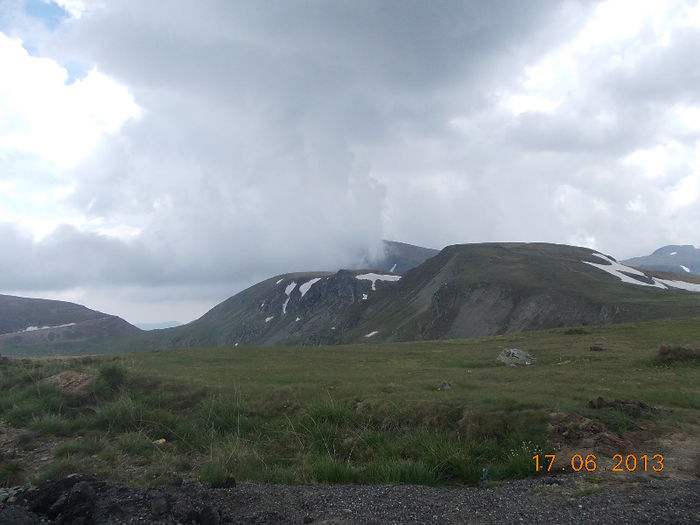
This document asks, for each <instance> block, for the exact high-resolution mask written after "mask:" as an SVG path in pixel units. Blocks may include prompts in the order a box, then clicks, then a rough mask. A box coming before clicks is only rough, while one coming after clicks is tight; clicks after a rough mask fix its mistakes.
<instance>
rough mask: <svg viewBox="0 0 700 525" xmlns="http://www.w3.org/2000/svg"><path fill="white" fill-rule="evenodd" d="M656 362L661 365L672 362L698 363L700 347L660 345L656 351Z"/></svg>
mask: <svg viewBox="0 0 700 525" xmlns="http://www.w3.org/2000/svg"><path fill="white" fill-rule="evenodd" d="M656 362H657V363H658V364H662V365H669V364H672V363H694V364H700V348H694V349H693V348H685V347H682V346H666V345H661V346H660V347H659V350H658V351H657V353H656Z"/></svg>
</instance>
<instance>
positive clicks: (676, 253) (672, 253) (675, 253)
mask: <svg viewBox="0 0 700 525" xmlns="http://www.w3.org/2000/svg"><path fill="white" fill-rule="evenodd" d="M669 255H678V252H671V253H669Z"/></svg>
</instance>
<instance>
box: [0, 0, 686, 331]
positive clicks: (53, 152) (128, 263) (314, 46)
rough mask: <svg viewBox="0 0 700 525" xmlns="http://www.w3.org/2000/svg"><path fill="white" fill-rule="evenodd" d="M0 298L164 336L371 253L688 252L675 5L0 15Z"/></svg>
mask: <svg viewBox="0 0 700 525" xmlns="http://www.w3.org/2000/svg"><path fill="white" fill-rule="evenodd" d="M0 71H1V73H0V246H2V248H1V249H0V293H9V294H14V295H23V296H32V297H46V298H55V299H63V300H69V301H74V302H78V303H80V304H85V305H86V306H88V307H90V308H94V309H97V310H101V311H104V312H108V313H111V314H116V315H120V316H121V317H124V318H125V319H127V320H128V321H130V322H132V323H154V322H162V321H178V322H187V321H190V320H193V319H195V318H197V317H199V316H200V315H202V314H203V313H204V312H205V311H207V310H208V309H209V308H211V307H212V306H214V305H215V304H216V303H218V302H220V301H222V300H224V299H226V298H227V297H229V296H231V295H233V294H234V293H237V292H238V291H240V290H242V289H244V288H245V287H247V286H250V285H251V284H254V283H255V282H258V281H260V280H263V279H266V278H268V277H270V276H273V275H276V274H279V273H285V272H291V271H304V270H309V271H311V270H334V269H338V268H341V267H344V266H345V267H347V266H349V265H350V264H352V263H353V262H356V261H357V260H359V259H360V258H361V257H363V255H364V256H366V255H368V254H369V255H370V256H371V255H373V254H377V253H378V252H379V251H380V250H381V242H380V240H381V239H391V240H398V241H402V242H408V243H412V244H417V245H420V246H426V247H430V248H442V247H444V246H446V245H449V244H456V243H470V242H485V241H545V242H555V243H565V244H573V245H579V246H587V247H590V248H594V249H596V250H600V251H601V252H604V253H607V254H610V255H612V256H613V257H616V258H618V259H625V258H628V257H633V256H639V255H647V254H649V253H651V252H652V251H653V250H655V249H656V248H659V247H661V246H663V245H667V244H695V245H700V2H699V1H696V0H693V1H690V0H688V1H675V0H668V1H664V0H631V1H628V0H609V1H602V2H594V1H555V0H539V1H537V2H523V1H521V0H497V1H492V2H483V1H481V0H459V1H457V0H455V1H431V2H424V1H416V0H382V1H378V0H371V1H369V0H352V1H349V0H270V1H266V2H260V1H259V0H237V1H236V2H231V1H229V0H198V1H197V2H192V1H190V0H168V1H164V0H152V1H148V2H144V1H143V0H109V1H107V0H55V1H48V0H0Z"/></svg>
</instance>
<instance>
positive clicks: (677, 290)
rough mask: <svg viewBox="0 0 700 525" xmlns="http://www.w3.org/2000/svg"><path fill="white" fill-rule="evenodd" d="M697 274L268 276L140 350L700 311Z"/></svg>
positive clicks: (445, 268)
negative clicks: (268, 277) (695, 275)
mask: <svg viewBox="0 0 700 525" xmlns="http://www.w3.org/2000/svg"><path fill="white" fill-rule="evenodd" d="M693 292H700V278H697V277H694V276H688V275H684V276H679V275H671V276H669V275H665V274H664V275H663V276H661V275H656V274H654V273H650V272H641V271H638V270H634V269H633V268H629V267H626V266H623V265H621V264H619V263H618V262H616V261H615V260H614V259H613V258H611V257H609V256H605V255H602V254H599V253H596V252H594V251H592V250H590V249H587V248H577V247H572V246H565V245H555V244H544V243H534V244H528V243H487V244H467V245H455V246H449V247H447V248H445V249H444V250H442V251H441V252H439V253H438V254H437V255H436V256H434V257H431V258H429V259H428V260H426V261H425V262H423V263H422V264H420V265H418V266H416V267H414V268H413V269H411V270H409V271H408V272H406V274H405V275H404V276H399V275H396V274H391V273H388V272H382V271H379V270H341V271H339V272H336V273H331V272H327V273H295V274H285V275H278V276H276V277H273V278H270V279H267V280H266V281H263V282H261V283H258V284H256V285H254V286H252V287H250V288H248V289H246V290H244V291H242V292H241V293H239V294H236V295H234V296H233V297H231V298H229V299H227V300H226V301H224V302H223V303H221V304H219V305H217V306H216V307H214V308H213V309H212V310H210V311H209V312H207V313H206V314H205V315H204V316H202V317H201V318H200V319H198V320H196V321H193V322H192V323H189V324H187V325H184V326H181V327H178V328H172V329H167V330H156V331H153V332H150V333H149V334H150V338H149V339H148V341H144V344H145V345H146V346H147V347H150V348H172V347H187V346H208V345H214V346H237V345H279V344H294V345H315V344H334V343H357V342H368V341H408V340H420V339H442V338H460V337H475V336H485V335H494V334H504V333H515V332H520V331H523V330H536V329H545V328H553V327H560V326H577V325H591V324H606V323H615V322H625V321H642V320H650V319H656V318H665V317H688V316H699V315H700V301H699V299H700V295H696V294H695V293H693Z"/></svg>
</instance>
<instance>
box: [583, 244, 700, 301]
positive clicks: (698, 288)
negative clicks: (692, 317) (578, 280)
mask: <svg viewBox="0 0 700 525" xmlns="http://www.w3.org/2000/svg"><path fill="white" fill-rule="evenodd" d="M593 255H595V256H596V257H600V258H601V259H603V260H605V261H608V262H609V263H610V264H597V263H592V262H588V261H582V262H584V263H586V264H589V265H591V266H595V267H596V268H599V269H601V270H603V271H604V272H607V273H609V274H610V275H613V276H615V277H617V278H618V279H620V280H621V281H622V282H624V283H629V284H636V285H638V286H651V287H653V288H660V289H662V290H668V288H669V287H671V288H679V289H681V290H687V291H690V292H700V284H695V283H687V282H685V281H670V280H666V279H659V278H654V277H652V278H651V280H652V282H651V283H647V282H643V281H638V280H637V279H635V278H633V277H630V276H629V275H627V274H632V275H639V276H643V277H646V278H649V276H647V275H646V274H645V273H643V272H640V271H639V270H635V269H634V268H631V267H629V266H625V265H624V264H620V263H619V262H617V261H614V260H613V259H611V258H610V257H607V256H606V255H603V254H602V253H594V254H593ZM623 272H625V273H623Z"/></svg>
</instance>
